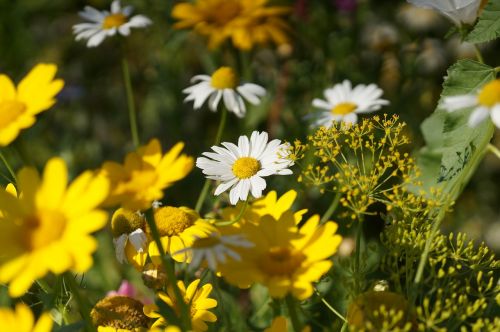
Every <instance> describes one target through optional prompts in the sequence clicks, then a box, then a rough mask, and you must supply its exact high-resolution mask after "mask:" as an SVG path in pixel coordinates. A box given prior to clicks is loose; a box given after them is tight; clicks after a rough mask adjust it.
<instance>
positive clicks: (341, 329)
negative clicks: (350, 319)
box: [340, 322, 348, 332]
mask: <svg viewBox="0 0 500 332" xmlns="http://www.w3.org/2000/svg"><path fill="white" fill-rule="evenodd" d="M347 328H348V324H347V322H344V324H342V327H341V328H340V332H345V331H347Z"/></svg>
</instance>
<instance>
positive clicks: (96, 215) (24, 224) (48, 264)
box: [0, 158, 109, 297]
mask: <svg viewBox="0 0 500 332" xmlns="http://www.w3.org/2000/svg"><path fill="white" fill-rule="evenodd" d="M18 185H19V191H20V192H21V193H22V194H21V196H20V197H19V198H17V197H15V196H13V195H12V194H10V193H8V192H7V191H4V190H0V210H1V211H2V213H3V216H2V217H0V282H1V283H8V282H10V286H9V294H10V295H11V296H14V297H17V296H21V295H23V294H24V293H25V292H26V291H27V290H28V289H29V287H30V286H31V284H32V283H33V281H34V280H35V279H37V278H41V277H43V276H45V274H47V273H48V272H49V271H50V272H53V273H55V274H60V273H63V272H65V271H67V270H74V271H75V272H78V273H83V272H85V271H87V270H88V269H89V268H90V267H91V266H92V253H93V252H94V251H95V249H96V248H97V242H96V240H95V239H94V238H93V237H92V236H91V235H90V234H91V233H92V232H95V231H97V230H99V229H101V228H102V227H104V225H105V224H106V220H107V215H106V213H105V212H104V211H102V210H98V209H97V208H98V206H99V205H100V204H101V203H102V202H103V201H104V200H105V199H106V197H107V195H108V191H109V182H108V180H107V179H106V178H104V177H100V176H95V175H94V174H93V172H90V171H87V172H85V173H83V174H81V175H80V176H79V177H78V178H76V179H75V180H74V181H73V182H72V183H71V184H70V186H69V187H68V188H66V187H67V185H68V171H67V168H66V164H65V163H64V161H63V160H62V159H60V158H53V159H51V160H49V161H48V162H47V165H46V167H45V171H44V173H43V178H42V179H40V177H39V175H38V173H37V171H36V170H35V169H33V168H24V169H22V170H21V171H20V172H19V174H18Z"/></svg>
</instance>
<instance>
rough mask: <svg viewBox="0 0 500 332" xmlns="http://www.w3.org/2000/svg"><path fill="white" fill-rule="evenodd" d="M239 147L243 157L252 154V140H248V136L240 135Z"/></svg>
mask: <svg viewBox="0 0 500 332" xmlns="http://www.w3.org/2000/svg"><path fill="white" fill-rule="evenodd" d="M238 148H239V150H240V151H241V156H242V157H249V156H250V142H248V137H246V136H244V135H243V136H240V138H239V139H238Z"/></svg>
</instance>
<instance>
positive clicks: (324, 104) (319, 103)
mask: <svg viewBox="0 0 500 332" xmlns="http://www.w3.org/2000/svg"><path fill="white" fill-rule="evenodd" d="M312 105H313V106H314V107H317V108H321V109H324V110H327V111H330V110H331V109H332V108H333V105H331V104H329V103H328V102H326V101H324V100H322V99H318V98H316V99H314V100H313V102H312Z"/></svg>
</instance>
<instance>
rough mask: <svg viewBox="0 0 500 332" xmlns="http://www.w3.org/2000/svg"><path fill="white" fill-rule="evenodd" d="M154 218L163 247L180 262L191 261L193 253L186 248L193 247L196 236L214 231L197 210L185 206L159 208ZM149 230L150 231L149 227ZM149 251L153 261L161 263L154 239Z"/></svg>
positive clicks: (204, 235)
mask: <svg viewBox="0 0 500 332" xmlns="http://www.w3.org/2000/svg"><path fill="white" fill-rule="evenodd" d="M154 220H155V223H156V227H157V228H158V232H159V233H160V237H161V243H162V246H163V249H164V250H165V252H166V253H169V254H170V255H171V256H172V258H173V259H174V260H176V261H178V262H190V261H191V258H192V253H191V251H185V250H184V249H186V248H188V247H191V246H192V245H193V242H194V240H195V239H196V238H201V237H207V236H208V235H209V234H210V233H211V232H212V231H213V226H212V225H211V224H209V223H208V222H206V221H205V220H203V219H201V218H200V216H199V215H198V213H196V211H194V210H192V209H190V208H188V207H184V206H181V207H173V206H164V207H160V208H157V209H155V210H154ZM147 231H148V233H150V230H149V228H147ZM148 252H149V256H150V257H151V260H152V261H153V263H155V264H156V265H160V264H161V259H160V251H159V250H158V246H157V245H156V243H155V242H154V241H151V242H150V244H149V250H148Z"/></svg>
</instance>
